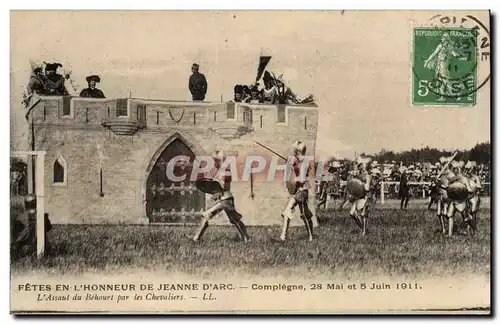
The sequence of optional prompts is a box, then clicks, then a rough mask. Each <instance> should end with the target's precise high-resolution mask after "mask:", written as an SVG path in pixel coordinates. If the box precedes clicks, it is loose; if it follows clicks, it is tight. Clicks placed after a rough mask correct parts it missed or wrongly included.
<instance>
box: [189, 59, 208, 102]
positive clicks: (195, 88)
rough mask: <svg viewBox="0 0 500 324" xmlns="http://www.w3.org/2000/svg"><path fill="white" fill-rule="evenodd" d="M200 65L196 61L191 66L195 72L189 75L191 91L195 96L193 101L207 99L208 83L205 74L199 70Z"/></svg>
mask: <svg viewBox="0 0 500 324" xmlns="http://www.w3.org/2000/svg"><path fill="white" fill-rule="evenodd" d="M199 69H200V66H199V65H198V64H196V63H194V64H193V66H192V67H191V71H192V72H193V74H191V76H190V77H189V91H191V95H192V96H193V101H203V100H205V95H206V94H207V89H208V84H207V79H206V78H205V76H204V75H203V74H201V73H200V72H198V71H199Z"/></svg>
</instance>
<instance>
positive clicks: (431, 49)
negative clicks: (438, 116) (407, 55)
mask: <svg viewBox="0 0 500 324" xmlns="http://www.w3.org/2000/svg"><path fill="white" fill-rule="evenodd" d="M489 37H490V35H489V31H488V29H487V28H486V27H485V26H484V24H483V23H481V22H480V21H479V20H477V19H476V18H475V17H473V16H464V17H456V16H446V15H435V16H433V17H431V18H430V19H429V24H428V25H427V26H419V27H415V28H413V30H412V41H413V57H412V72H413V73H412V89H411V92H412V103H413V105H415V106H474V105H475V104H476V102H477V92H478V90H479V89H481V87H483V86H484V85H485V84H486V83H487V82H488V81H489V78H490V73H489V71H490V69H489V64H490V62H489V58H490V38H489Z"/></svg>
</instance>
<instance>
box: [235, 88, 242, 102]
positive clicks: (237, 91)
mask: <svg viewBox="0 0 500 324" xmlns="http://www.w3.org/2000/svg"><path fill="white" fill-rule="evenodd" d="M242 101H243V86H242V85H241V84H237V85H235V86H234V102H242Z"/></svg>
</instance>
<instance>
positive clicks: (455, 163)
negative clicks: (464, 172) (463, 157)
mask: <svg viewBox="0 0 500 324" xmlns="http://www.w3.org/2000/svg"><path fill="white" fill-rule="evenodd" d="M464 164H465V163H464V161H451V166H452V167H453V168H459V169H461V168H463V166H464Z"/></svg>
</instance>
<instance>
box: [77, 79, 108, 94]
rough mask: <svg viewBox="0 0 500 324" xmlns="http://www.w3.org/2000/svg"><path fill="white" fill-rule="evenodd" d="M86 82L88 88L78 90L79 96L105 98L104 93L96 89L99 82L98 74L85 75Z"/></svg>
mask: <svg viewBox="0 0 500 324" xmlns="http://www.w3.org/2000/svg"><path fill="white" fill-rule="evenodd" d="M86 80H87V83H88V85H89V87H88V88H86V89H83V90H82V92H80V97H85V98H106V97H105V96H104V93H103V92H102V91H101V90H100V89H97V87H96V86H97V83H100V82H101V78H100V77H99V76H98V75H90V76H88V77H87V79H86Z"/></svg>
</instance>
